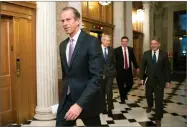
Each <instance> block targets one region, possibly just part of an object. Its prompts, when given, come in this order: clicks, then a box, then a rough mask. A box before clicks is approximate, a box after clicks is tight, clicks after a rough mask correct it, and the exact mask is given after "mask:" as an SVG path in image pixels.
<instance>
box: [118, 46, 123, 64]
mask: <svg viewBox="0 0 187 127" xmlns="http://www.w3.org/2000/svg"><path fill="white" fill-rule="evenodd" d="M119 52H120V54H121V57H122V58H123V62H124V57H123V48H122V46H121V48H120V51H119ZM123 64H124V63H123Z"/></svg>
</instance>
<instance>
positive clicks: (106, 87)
mask: <svg viewBox="0 0 187 127" xmlns="http://www.w3.org/2000/svg"><path fill="white" fill-rule="evenodd" d="M101 42H102V44H101V48H102V51H103V57H104V63H105V64H104V73H103V81H102V87H103V88H102V89H103V90H102V91H103V95H104V96H103V97H104V109H105V110H104V113H108V116H109V117H112V109H113V108H114V105H113V101H112V99H113V92H112V86H113V79H114V78H115V76H116V69H115V62H116V61H115V56H114V49H113V48H112V47H110V43H111V37H110V35H109V34H106V33H104V34H103V35H102V38H101ZM105 96H107V99H106V100H107V104H108V109H107V105H106V101H105Z"/></svg>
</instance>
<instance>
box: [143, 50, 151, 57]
mask: <svg viewBox="0 0 187 127" xmlns="http://www.w3.org/2000/svg"><path fill="white" fill-rule="evenodd" d="M150 53H151V50H147V51H145V52H144V54H143V55H145V56H147V55H148V54H150Z"/></svg>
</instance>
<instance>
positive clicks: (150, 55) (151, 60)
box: [149, 50, 154, 65]
mask: <svg viewBox="0 0 187 127" xmlns="http://www.w3.org/2000/svg"><path fill="white" fill-rule="evenodd" d="M149 60H150V62H151V64H152V65H154V64H153V58H152V50H150V51H149Z"/></svg>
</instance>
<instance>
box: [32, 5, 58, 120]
mask: <svg viewBox="0 0 187 127" xmlns="http://www.w3.org/2000/svg"><path fill="white" fill-rule="evenodd" d="M36 20H37V21H36V26H37V27H36V53H37V106H36V109H35V110H36V115H35V116H34V117H35V118H36V119H38V120H52V119H54V118H55V117H56V115H55V114H52V110H51V107H50V106H51V105H54V104H57V103H58V85H57V44H56V2H37V18H36Z"/></svg>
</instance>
